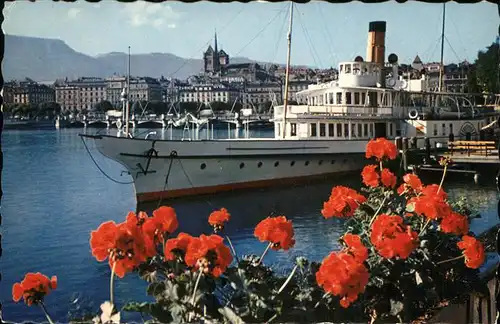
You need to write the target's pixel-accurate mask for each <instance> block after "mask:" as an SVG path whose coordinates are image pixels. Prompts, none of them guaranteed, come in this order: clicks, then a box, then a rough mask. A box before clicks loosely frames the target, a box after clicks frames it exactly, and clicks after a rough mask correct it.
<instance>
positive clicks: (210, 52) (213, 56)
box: [203, 33, 229, 74]
mask: <svg viewBox="0 0 500 324" xmlns="http://www.w3.org/2000/svg"><path fill="white" fill-rule="evenodd" d="M228 64H229V55H228V54H227V53H226V52H225V51H224V50H222V49H221V50H219V48H218V44H217V33H215V42H214V47H212V45H209V46H208V49H207V50H206V51H205V53H203V71H204V72H205V73H210V74H220V73H221V72H222V69H223V68H224V67H226V66H227V65H228Z"/></svg>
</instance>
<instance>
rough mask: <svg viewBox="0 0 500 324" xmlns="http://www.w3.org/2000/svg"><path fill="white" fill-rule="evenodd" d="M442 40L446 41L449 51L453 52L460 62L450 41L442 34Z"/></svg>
mask: <svg viewBox="0 0 500 324" xmlns="http://www.w3.org/2000/svg"><path fill="white" fill-rule="evenodd" d="M444 40H445V41H446V43H448V46H449V47H450V49H451V51H452V52H453V54H455V57H456V58H457V60H458V62H457V63H460V58H459V57H458V55H457V53H456V52H455V50H454V49H453V46H451V43H450V41H449V40H448V37H446V36H444Z"/></svg>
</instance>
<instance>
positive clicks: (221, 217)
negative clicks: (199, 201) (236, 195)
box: [208, 208, 231, 231]
mask: <svg viewBox="0 0 500 324" xmlns="http://www.w3.org/2000/svg"><path fill="white" fill-rule="evenodd" d="M230 218H231V214H229V212H228V211H227V209H226V208H221V209H220V210H216V211H214V212H212V213H211V214H210V216H209V217H208V223H209V224H210V225H212V226H213V227H214V229H215V231H219V230H221V229H223V228H224V223H225V222H229V219H230Z"/></svg>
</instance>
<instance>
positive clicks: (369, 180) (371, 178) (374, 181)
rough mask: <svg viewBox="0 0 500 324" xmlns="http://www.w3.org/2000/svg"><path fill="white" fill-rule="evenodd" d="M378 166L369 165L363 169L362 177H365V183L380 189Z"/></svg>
mask: <svg viewBox="0 0 500 324" xmlns="http://www.w3.org/2000/svg"><path fill="white" fill-rule="evenodd" d="M376 170H377V166H376V165H374V164H371V165H367V166H365V167H364V168H363V171H362V172H361V177H363V183H364V184H365V185H366V186H368V187H372V188H376V187H378V179H379V175H378V173H377V171H376Z"/></svg>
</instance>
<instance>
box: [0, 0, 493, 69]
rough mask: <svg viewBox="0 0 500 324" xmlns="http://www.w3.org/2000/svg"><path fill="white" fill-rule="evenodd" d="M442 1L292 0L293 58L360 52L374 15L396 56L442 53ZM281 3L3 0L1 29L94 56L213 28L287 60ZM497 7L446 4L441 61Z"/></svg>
mask: <svg viewBox="0 0 500 324" xmlns="http://www.w3.org/2000/svg"><path fill="white" fill-rule="evenodd" d="M442 7H443V6H442V4H427V3H422V2H407V3H405V4H398V3H396V2H386V3H380V4H363V3H348V4H329V3H326V2H311V3H309V4H305V5H302V4H296V6H295V14H294V25H293V28H294V31H293V37H292V61H291V63H292V64H293V65H307V66H311V67H319V68H328V67H331V66H332V67H336V66H337V64H338V63H339V62H340V61H349V60H353V59H354V57H355V56H357V55H361V56H363V57H365V56H366V41H367V31H368V23H369V22H370V21H373V20H385V21H387V33H386V54H387V55H388V54H389V53H396V54H398V56H399V59H400V62H402V63H409V62H411V61H412V60H413V58H414V57H415V56H416V55H419V56H420V58H421V59H422V61H424V62H431V61H439V55H440V41H439V39H440V34H441V24H442V20H441V19H442ZM221 8H224V9H223V10H221ZM288 9H289V3H264V2H254V3H249V4H242V3H228V4H216V3H210V2H198V3H192V4H186V3H181V2H168V4H167V3H147V2H140V1H137V2H135V3H132V4H121V3H119V2H117V1H106V2H101V3H98V4H90V3H87V2H82V1H80V2H75V3H61V2H40V1H37V2H35V3H31V2H15V3H8V4H6V7H5V9H4V15H5V21H4V23H3V31H4V33H6V34H12V35H20V36H31V37H43V38H54V39H60V40H63V41H64V42H66V43H67V44H68V45H69V46H70V47H71V48H73V49H74V50H76V51H78V52H82V53H84V54H88V55H92V56H97V55H100V54H105V53H109V52H127V48H128V46H129V45H130V46H131V52H132V54H139V53H154V52H161V53H171V54H174V55H177V56H180V57H183V58H196V59H199V58H201V56H202V53H203V52H204V51H205V50H206V48H207V47H208V45H212V44H213V38H214V33H215V31H217V37H218V40H219V46H220V47H221V48H222V49H224V50H225V51H226V52H227V53H228V54H229V55H230V57H247V58H250V59H253V60H258V61H265V62H276V63H284V62H285V60H286V33H287V28H288ZM493 9H494V10H493ZM496 9H497V6H496V5H495V4H491V3H487V2H482V3H477V4H457V3H448V4H447V5H446V33H445V34H446V37H445V38H446V39H445V55H444V62H445V63H446V64H447V63H452V62H455V63H458V62H461V61H463V60H468V61H472V62H473V61H474V59H475V57H476V55H477V51H478V50H481V49H484V48H485V47H486V46H488V45H490V44H491V43H492V42H493V41H494V40H495V37H496V36H497V35H496V33H497V24H496V20H497V18H498V17H497V10H496ZM36 17H44V18H45V19H37V18H36ZM52 17H54V18H53V19H51V18H52ZM110 17H112V18H110ZM337 17H338V18H339V19H336V18H337ZM89 20H90V21H95V22H96V23H90V24H89ZM464 21H465V23H464ZM261 30H262V32H260V31H261ZM241 35H244V36H241ZM450 45H451V46H450Z"/></svg>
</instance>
